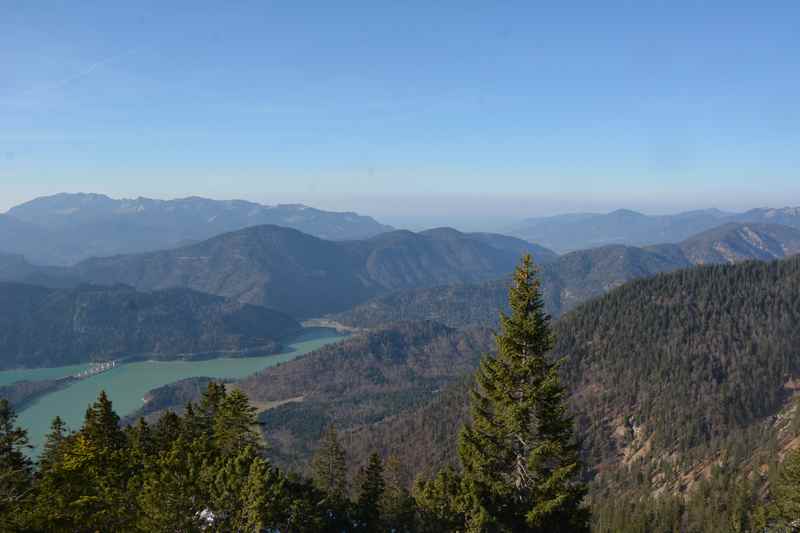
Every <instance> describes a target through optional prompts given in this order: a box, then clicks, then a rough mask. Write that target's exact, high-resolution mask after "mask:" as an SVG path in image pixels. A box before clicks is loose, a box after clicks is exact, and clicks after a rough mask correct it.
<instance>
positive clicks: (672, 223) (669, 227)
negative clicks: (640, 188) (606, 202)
mask: <svg viewBox="0 0 800 533" xmlns="http://www.w3.org/2000/svg"><path fill="white" fill-rule="evenodd" d="M729 222H732V223H762V224H782V225H785V226H790V227H794V228H800V207H786V208H783V209H770V208H761V209H752V210H750V211H747V212H745V213H725V212H722V211H719V210H717V209H703V210H698V211H688V212H685V213H679V214H676V215H659V216H651V215H644V214H642V213H638V212H636V211H631V210H628V209H620V210H617V211H613V212H611V213H608V214H598V213H577V214H567V215H557V216H552V217H542V218H529V219H527V220H524V221H523V222H522V223H521V224H519V225H517V226H515V227H512V228H509V230H508V231H507V233H509V234H510V235H514V236H516V237H520V238H522V239H526V240H529V241H533V242H537V243H539V244H542V245H543V246H547V247H549V248H552V249H553V250H556V251H558V252H568V251H572V250H580V249H584V248H595V247H598V246H604V245H608V244H625V245H635V246H642V245H647V244H657V243H665V242H666V243H676V242H680V241H683V240H685V239H688V238H689V237H691V236H692V235H696V234H698V233H700V232H702V231H705V230H708V229H711V228H714V227H717V226H720V225H722V224H725V223H729Z"/></svg>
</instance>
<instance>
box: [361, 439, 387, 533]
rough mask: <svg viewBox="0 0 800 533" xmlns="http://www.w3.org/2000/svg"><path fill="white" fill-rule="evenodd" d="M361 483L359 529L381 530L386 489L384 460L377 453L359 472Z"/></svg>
mask: <svg viewBox="0 0 800 533" xmlns="http://www.w3.org/2000/svg"><path fill="white" fill-rule="evenodd" d="M359 478H360V481H361V485H360V487H359V493H358V502H357V506H358V512H357V514H358V527H357V529H358V530H359V531H379V530H380V527H381V510H380V502H381V498H382V497H383V492H384V490H385V486H386V484H385V482H384V479H383V461H381V458H380V456H379V455H378V454H377V453H373V454H372V455H371V456H370V458H369V463H367V466H366V468H362V469H361V471H360V472H359Z"/></svg>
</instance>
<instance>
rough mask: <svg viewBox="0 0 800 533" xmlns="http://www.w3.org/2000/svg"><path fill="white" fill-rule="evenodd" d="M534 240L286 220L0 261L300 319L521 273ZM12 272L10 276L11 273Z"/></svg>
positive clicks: (550, 255) (53, 276)
mask: <svg viewBox="0 0 800 533" xmlns="http://www.w3.org/2000/svg"><path fill="white" fill-rule="evenodd" d="M524 251H530V252H532V253H533V254H534V256H535V257H536V258H537V259H538V260H540V261H542V262H545V263H546V262H550V261H553V260H554V259H555V258H556V254H555V253H554V252H552V251H550V250H547V249H544V248H541V247H539V246H536V245H532V244H530V243H527V242H525V241H522V240H519V239H515V238H511V237H506V236H503V235H492V234H464V233H460V232H458V231H455V230H452V229H448V228H440V229H435V230H430V231H425V232H422V233H412V232H410V231H394V232H389V233H384V234H381V235H379V236H377V237H373V238H371V239H366V240H359V241H336V242H335V241H328V240H323V239H319V238H317V237H313V236H311V235H307V234H305V233H302V232H300V231H297V230H294V229H289V228H285V227H280V226H271V225H268V226H255V227H250V228H246V229H243V230H239V231H235V232H231V233H226V234H223V235H219V236H217V237H214V238H212V239H209V240H206V241H203V242H200V243H196V244H192V245H189V246H185V247H182V248H177V249H172V250H164V251H159V252H149V253H142V254H131V255H120V256H113V257H106V258H98V259H88V260H86V261H83V262H81V263H79V264H77V265H75V266H74V267H68V268H67V267H63V268H56V267H48V268H42V269H36V268H33V269H32V270H31V267H30V265H26V264H25V263H24V262H22V263H21V262H20V259H19V258H18V257H15V256H5V265H6V266H5V269H4V268H3V266H2V265H3V264H4V261H3V257H0V274H2V273H3V271H4V270H5V271H6V272H9V273H10V274H13V273H15V272H17V273H21V274H20V276H18V277H16V278H13V277H11V278H7V279H11V280H14V281H26V282H31V283H34V282H35V283H38V284H44V285H51V286H52V285H54V286H70V285H74V284H76V283H82V282H83V283H93V284H100V285H114V284H117V283H123V284H126V285H130V286H133V287H136V288H138V289H142V290H152V289H165V288H169V287H186V288H190V289H193V290H197V291H201V292H206V293H210V294H216V295H220V296H225V297H229V298H234V299H237V300H239V301H241V302H244V303H251V304H258V305H264V306H267V307H270V308H273V309H276V310H279V311H282V312H286V313H288V314H290V315H292V316H296V317H304V318H306V317H314V316H321V315H323V314H326V313H331V312H337V311H343V310H345V309H348V308H350V307H352V306H353V305H356V304H358V303H361V302H363V301H365V300H367V299H368V298H371V297H373V296H376V295H379V294H384V293H387V292H389V291H393V290H398V289H407V288H415V287H431V286H436V285H444V284H451V283H472V282H477V281H482V280H487V279H494V278H498V277H500V276H502V275H504V274H507V273H509V272H511V270H513V268H514V266H515V265H516V263H517V261H518V260H519V257H520V255H521V254H522V253H523V252H524ZM10 274H9V275H10Z"/></svg>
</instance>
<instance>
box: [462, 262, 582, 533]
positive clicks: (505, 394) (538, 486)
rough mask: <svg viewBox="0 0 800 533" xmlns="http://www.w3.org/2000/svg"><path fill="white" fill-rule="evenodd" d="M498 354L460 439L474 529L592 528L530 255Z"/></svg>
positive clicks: (487, 367)
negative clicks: (584, 502)
mask: <svg viewBox="0 0 800 533" xmlns="http://www.w3.org/2000/svg"><path fill="white" fill-rule="evenodd" d="M509 303H510V306H511V314H510V315H506V314H504V313H503V314H501V333H500V334H499V335H498V336H497V355H496V356H495V357H485V358H484V359H483V361H482V362H481V366H480V368H479V370H478V372H477V376H476V381H477V385H476V387H475V389H474V390H473V392H472V395H471V414H472V423H471V424H469V425H467V426H466V427H465V428H464V429H463V430H462V432H461V435H460V438H459V455H460V458H461V463H462V465H463V467H464V472H463V480H462V490H463V492H464V494H463V497H464V506H465V508H464V515H465V519H466V528H467V530H468V531H474V532H478V531H481V532H485V531H496V532H512V531H513V532H523V531H530V532H549V533H555V532H577V531H586V530H588V525H587V523H588V513H587V512H586V511H585V510H584V509H583V508H582V507H581V500H582V499H583V496H584V494H585V486H584V485H583V484H582V483H581V482H580V481H579V475H580V469H581V466H580V461H579V456H578V447H577V446H576V444H575V439H574V436H573V427H572V426H573V425H572V419H571V418H570V416H568V414H567V412H566V405H565V390H564V388H563V387H562V385H561V382H560V380H559V376H558V363H557V362H553V361H550V360H549V359H548V358H547V356H546V354H547V352H548V351H549V350H550V349H551V348H552V346H553V338H552V334H551V331H550V317H549V316H548V315H546V314H545V312H544V303H543V301H542V296H541V290H540V285H539V281H538V279H537V277H536V269H535V267H534V265H533V260H532V259H531V257H530V255H526V256H525V257H524V258H523V260H522V263H521V265H520V266H519V267H518V268H517V270H516V272H515V273H514V279H513V284H512V287H511V289H510V291H509Z"/></svg>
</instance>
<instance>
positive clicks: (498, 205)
mask: <svg viewBox="0 0 800 533" xmlns="http://www.w3.org/2000/svg"><path fill="white" fill-rule="evenodd" d="M62 192H67V193H86V194H89V193H94V194H103V195H105V196H109V197H111V198H114V199H136V198H139V197H145V198H151V199H156V200H175V199H181V198H187V197H192V196H200V197H204V198H210V199H213V200H245V201H251V202H256V203H260V204H265V205H277V204H304V205H307V206H309V207H314V208H317V209H323V210H328V211H354V212H356V213H358V214H360V215H367V216H371V217H373V218H375V219H376V220H378V221H379V222H381V223H384V224H388V225H391V226H394V227H396V228H401V229H411V230H422V229H428V228H433V227H439V226H451V227H454V228H457V229H461V230H464V231H502V230H505V229H508V228H509V227H510V226H513V225H514V224H515V223H518V222H520V221H521V220H523V219H525V218H535V217H546V216H553V215H561V214H570V213H609V212H612V211H616V210H618V209H630V210H633V211H637V212H640V213H643V214H646V215H670V214H677V213H681V212H685V211H692V210H696V209H719V210H720V211H725V212H730V213H740V212H744V211H747V210H749V209H755V208H763V207H769V208H783V207H796V206H798V205H800V200H798V201H795V202H792V201H787V200H788V198H787V196H786V195H784V196H783V198H782V199H781V200H778V199H776V198H771V197H770V196H769V195H759V194H758V193H757V192H752V193H750V194H748V195H745V196H744V197H740V196H738V195H722V197H723V198H725V199H727V201H725V202H719V201H717V202H715V203H713V204H711V203H704V202H703V200H704V199H706V198H709V194H706V195H699V196H697V197H696V198H694V199H691V200H690V199H686V200H685V201H684V202H677V201H676V202H675V203H672V204H667V205H664V203H663V200H664V197H665V196H664V195H661V196H658V201H654V199H653V198H648V197H641V198H638V199H637V201H635V202H633V203H617V202H616V201H615V199H614V198H613V197H608V196H596V197H594V198H590V199H581V198H571V197H567V196H557V195H550V196H545V195H541V196H533V195H530V196H525V195H465V194H462V195H426V196H422V195H420V196H411V195H385V196H366V195H351V196H325V195H308V194H306V195H303V194H291V193H278V194H274V195H267V194H261V195H254V196H253V197H248V196H245V195H237V194H235V193H231V194H230V195H226V196H216V197H214V196H210V195H204V194H196V193H193V192H190V191H189V192H187V193H185V194H177V195H165V196H157V195H152V196H151V195H147V194H127V195H126V194H113V193H111V194H109V193H107V192H100V191H92V190H72V191H54V192H52V193H47V194H43V195H41V196H51V195H53V194H59V193H62ZM38 197H39V196H36V197H24V198H20V200H19V201H16V200H11V199H9V198H8V197H3V198H2V199H0V212H3V213H5V212H7V211H8V209H10V208H11V207H14V206H15V205H19V204H22V203H24V202H27V201H29V200H33V199H35V198H38ZM759 198H761V199H762V200H761V202H759V201H758V200H759ZM798 198H800V195H798ZM770 200H773V201H772V202H771V203H770Z"/></svg>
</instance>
